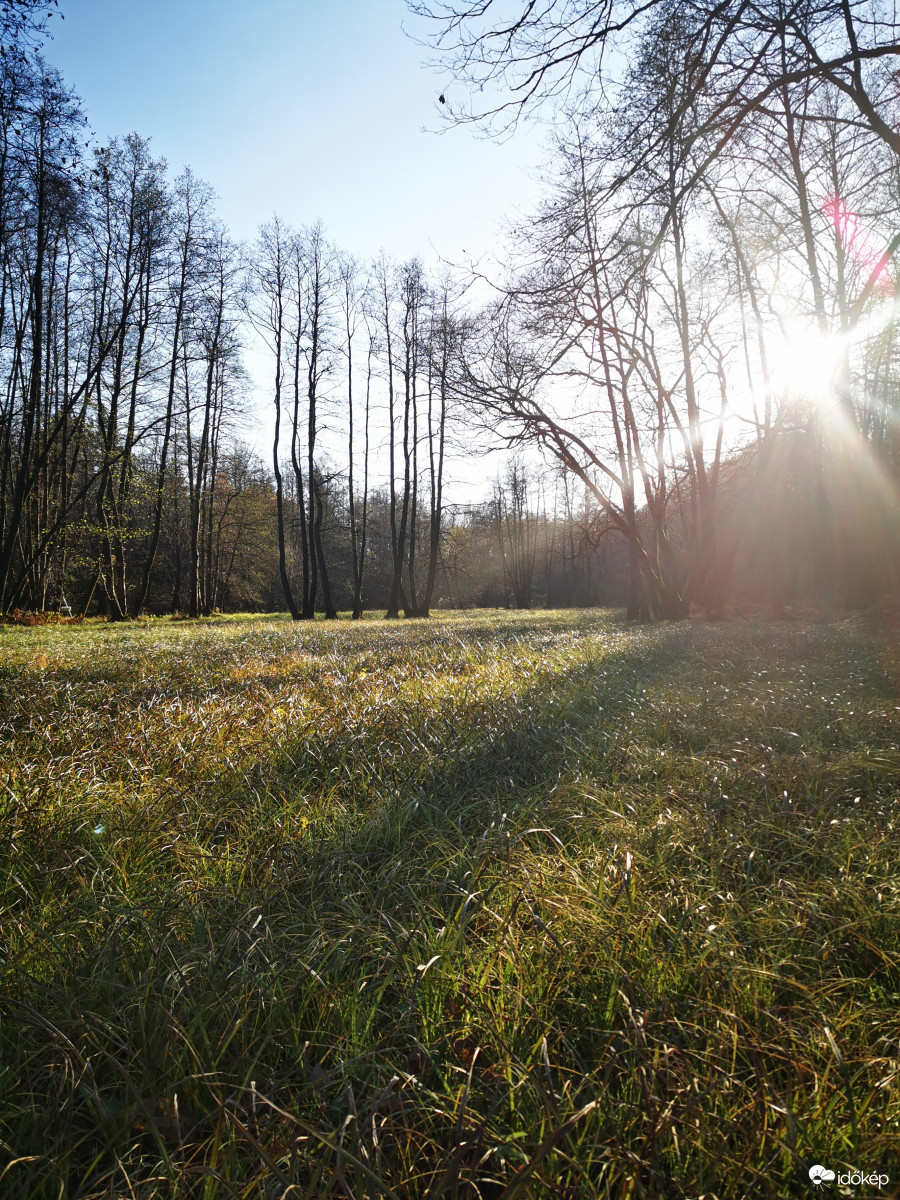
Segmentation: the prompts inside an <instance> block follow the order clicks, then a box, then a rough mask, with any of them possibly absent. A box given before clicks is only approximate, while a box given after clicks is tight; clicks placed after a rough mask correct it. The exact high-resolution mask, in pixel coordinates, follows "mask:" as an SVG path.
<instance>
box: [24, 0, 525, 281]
mask: <svg viewBox="0 0 900 1200" xmlns="http://www.w3.org/2000/svg"><path fill="white" fill-rule="evenodd" d="M60 11H61V12H63V13H64V16H65V20H64V21H60V20H59V19H58V17H56V16H54V17H53V19H52V20H51V22H50V28H51V30H52V32H53V39H52V40H50V41H48V42H47V43H46V45H45V48H44V53H45V55H46V57H47V58H48V59H49V60H50V61H51V62H53V63H54V64H55V65H56V66H57V67H59V68H60V70H61V71H62V73H63V75H64V76H65V78H66V79H67V81H68V82H69V83H70V84H71V85H72V86H73V87H74V88H75V89H76V91H78V92H79V93H80V95H81V96H82V97H83V99H84V102H85V106H86V110H87V114H88V117H89V119H90V121H91V125H92V127H93V128H94V130H95V131H96V133H97V135H98V137H100V138H101V139H105V138H108V137H110V136H111V135H113V134H125V133H130V132H132V131H136V132H137V133H140V134H141V135H143V136H145V137H150V138H152V145H153V149H154V152H155V153H156V154H158V155H163V156H164V157H165V158H166V159H168V161H169V164H170V167H172V168H173V170H174V171H175V172H176V173H177V171H178V170H179V169H180V168H181V167H182V166H184V165H185V164H189V165H190V166H191V167H192V168H193V170H194V171H195V173H196V174H197V175H199V176H200V177H201V178H203V179H205V180H206V181H207V182H208V183H210V184H211V185H212V186H213V188H214V189H215V191H216V192H217V193H218V195H219V204H218V212H219V215H220V216H221V217H222V219H223V220H224V221H225V222H226V224H227V225H228V226H229V228H230V229H231V231H232V233H233V234H234V235H235V236H236V237H238V238H241V239H248V238H251V237H252V236H253V235H254V233H255V231H256V229H257V227H258V226H259V224H260V223H261V222H262V221H264V220H266V219H267V218H268V217H269V216H270V215H271V214H272V213H273V212H275V211H277V212H278V213H279V214H280V215H281V216H282V217H284V218H285V219H286V220H287V221H289V222H290V223H292V224H304V223H307V222H312V221H315V220H316V219H319V218H321V220H322V221H323V222H324V224H325V227H326V230H327V232H328V234H329V236H330V237H331V239H332V240H334V241H335V242H337V243H338V244H339V245H341V246H343V247H345V248H346V249H348V250H350V251H352V252H354V253H356V254H358V255H360V256H362V257H368V256H370V255H374V254H376V253H377V252H378V250H379V249H380V248H381V247H384V248H385V249H386V250H387V251H388V253H390V254H392V255H395V256H396V257H398V258H408V257H410V256H411V255H413V254H420V255H421V256H422V257H423V258H424V259H426V261H427V260H429V259H433V258H434V257H436V255H440V256H443V257H446V258H449V259H453V260H457V259H458V258H459V257H460V256H461V254H462V252H463V251H467V252H468V253H469V254H476V255H482V254H484V253H486V252H487V251H489V249H490V247H491V246H492V244H493V243H494V242H495V240H496V233H497V225H498V221H499V220H500V219H501V217H502V215H503V214H504V213H505V212H510V211H511V210H512V209H514V208H515V207H516V206H527V205H528V203H529V201H530V200H531V199H533V197H534V196H535V194H536V186H535V184H534V183H533V182H532V180H531V179H530V177H529V175H528V173H527V172H526V170H525V169H524V168H525V166H526V165H527V164H529V163H535V162H536V161H537V159H538V157H539V145H538V142H537V139H536V138H535V137H528V135H527V134H526V135H519V136H517V137H516V138H515V139H513V140H512V141H510V142H507V143H505V144H502V145H498V144H497V143H496V142H493V141H488V140H485V139H483V138H479V137H478V136H476V135H475V134H474V132H473V131H472V130H470V129H451V130H449V131H448V132H445V133H443V134H435V133H428V132H425V131H424V130H423V127H425V126H428V127H430V128H432V129H435V128H439V127H440V117H439V110H438V105H437V96H438V94H439V92H440V91H441V87H442V86H443V84H442V80H441V79H440V77H439V76H438V75H436V74H435V73H434V72H433V71H432V70H430V69H428V68H427V67H426V66H425V65H424V63H425V60H426V59H427V51H426V50H425V49H423V48H422V47H421V46H419V45H417V44H416V42H414V41H413V40H412V39H411V38H409V37H407V36H406V35H405V33H404V26H405V27H406V28H407V29H408V30H409V31H410V32H413V33H419V34H422V33H423V32H424V26H423V23H422V22H421V20H417V19H416V18H414V17H413V16H411V14H410V13H409V12H408V10H407V8H406V6H405V4H404V3H403V0H256V2H255V3H252V4H251V3H248V0H60Z"/></svg>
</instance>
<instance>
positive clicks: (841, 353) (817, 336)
mask: <svg viewBox="0 0 900 1200" xmlns="http://www.w3.org/2000/svg"><path fill="white" fill-rule="evenodd" d="M845 356H846V346H845V345H844V342H843V339H842V338H841V337H840V336H837V335H835V334H823V333H822V332H821V331H820V330H818V329H810V328H809V327H808V326H801V325H799V324H798V325H795V326H792V327H788V329H787V330H786V334H785V338H784V341H783V342H782V344H781V346H780V347H777V348H776V350H775V354H774V356H773V359H772V361H771V363H770V377H771V386H772V390H773V391H774V392H775V393H776V394H778V395H783V396H785V397H787V398H793V399H804V400H811V401H815V402H816V403H819V404H821V403H827V402H828V401H830V400H831V399H832V398H833V396H834V394H835V388H836V385H837V381H838V377H839V375H840V372H841V364H842V362H843V360H844V358H845Z"/></svg>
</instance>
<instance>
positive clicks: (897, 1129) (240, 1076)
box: [0, 612, 900, 1200]
mask: <svg viewBox="0 0 900 1200" xmlns="http://www.w3.org/2000/svg"><path fill="white" fill-rule="evenodd" d="M895 649H896V647H894V646H892V645H891V644H890V642H889V641H886V640H885V638H884V635H882V634H880V633H878V632H877V631H874V630H870V629H868V628H867V627H865V626H863V625H862V624H853V623H845V624H841V625H819V626H803V625H799V624H789V623H783V624H746V623H740V624H727V625H701V624H693V623H682V624H660V625H655V626H650V627H644V628H633V627H629V626H627V625H626V624H625V623H624V622H623V621H622V620H621V619H620V618H619V617H618V616H617V615H614V614H610V613H603V612H589V613H545V612H541V613H518V614H449V615H441V616H439V617H436V618H435V619H433V620H431V621H417V622H407V623H386V622H383V621H371V622H364V623H362V624H356V625H353V624H351V623H350V622H349V621H348V622H340V623H338V624H333V623H332V624H327V625H326V624H324V623H320V624H317V625H316V626H315V627H308V626H304V625H293V624H291V623H290V622H289V621H287V620H285V619H282V618H271V617H266V618H262V617H261V618H255V617H254V618H235V619H226V618H216V619H213V620H209V621H204V622H202V623H198V622H178V623H175V622H170V621H164V620H160V621H153V622H148V623H143V624H135V625H128V626H123V627H115V626H106V625H91V624H86V625H82V626H77V627H66V628H53V627H49V626H48V627H38V628H32V629H18V628H12V627H2V628H0V817H2V819H0V881H2V900H0V906H2V907H0V955H2V958H0V1018H2V1031H0V1173H2V1177H0V1195H2V1196H4V1197H14V1198H16V1200H18V1198H20V1197H22V1198H26V1197H27V1198H32V1197H34V1198H40V1200H44V1198H51V1197H52V1198H53V1200H69V1198H79V1200H88V1198H89V1197H91V1198H97V1200H100V1197H116V1198H118V1197H123V1198H124V1197H133V1198H138V1200H150V1198H151V1197H152V1198H159V1200H162V1198H163V1197H165V1198H174V1197H200V1198H203V1200H217V1198H218V1197H246V1198H250V1197H253V1198H257V1197H258V1198H266V1200H270V1198H271V1200H275V1198H277V1197H291V1198H294V1200H300V1198H301V1197H320V1196H334V1197H344V1198H346V1197H356V1198H362V1197H376V1196H384V1197H391V1196H393V1197H397V1198H406V1197H420V1196H427V1197H432V1198H436V1197H439V1196H442V1197H448V1198H451V1197H452V1198H457V1200H463V1198H465V1200H470V1198H471V1200H474V1198H475V1197H478V1196H481V1197H484V1198H485V1200H488V1198H491V1200H496V1198H498V1197H502V1198H503V1200H513V1198H514V1197H522V1198H525V1197H541V1198H543V1197H547V1198H550V1197H566V1198H570V1200H576V1198H577V1200H581V1198H582V1197H584V1198H586V1200H590V1198H593V1197H621V1198H623V1200H624V1198H626V1197H631V1198H633V1200H638V1198H640V1197H672V1198H678V1200H682V1198H684V1197H688V1198H694V1200H698V1198H700V1197H706V1198H709V1200H711V1198H713V1197H718V1198H719V1200H726V1198H735V1197H744V1196H747V1197H750V1196H752V1197H785V1196H794V1195H796V1196H809V1195H811V1194H815V1192H814V1189H813V1187H812V1185H811V1183H810V1180H809V1178H808V1168H809V1166H810V1165H811V1164H813V1163H821V1164H824V1165H825V1166H827V1167H829V1168H831V1169H833V1170H835V1171H836V1172H841V1171H849V1170H853V1169H855V1170H862V1171H865V1172H868V1173H870V1172H881V1173H883V1174H887V1175H888V1176H889V1177H890V1179H891V1183H890V1185H887V1186H884V1187H882V1188H881V1189H880V1190H879V1188H878V1186H877V1185H876V1186H868V1187H867V1186H863V1187H861V1188H852V1187H851V1188H845V1189H844V1194H849V1195H858V1196H870V1195H884V1196H886V1195H889V1194H891V1192H892V1190H893V1189H896V1188H897V1187H898V1186H900V1153H898V1146H900V865H898V845H900V840H898V816H900V748H898V747H900V710H898V705H900V698H898V686H897V684H898V678H897V674H896V665H897V657H896V654H895V653H894V651H895ZM826 1192H827V1193H828V1194H831V1195H837V1194H840V1191H839V1188H838V1184H837V1182H835V1183H830V1184H828V1185H826V1187H825V1189H824V1190H823V1194H825V1193H826Z"/></svg>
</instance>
